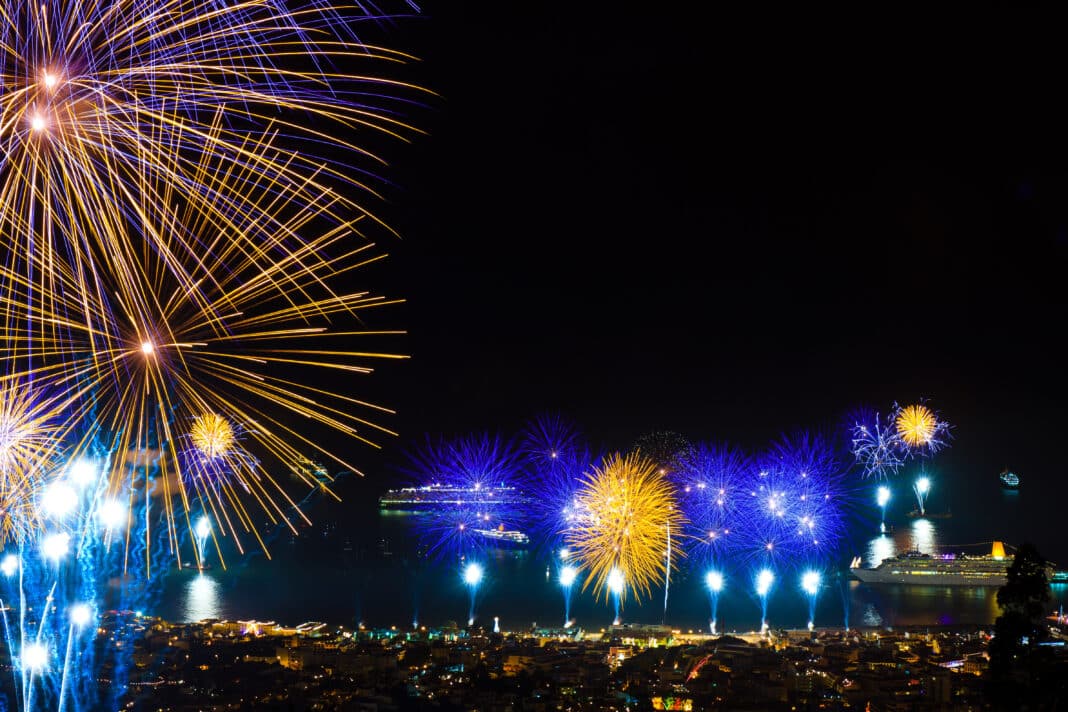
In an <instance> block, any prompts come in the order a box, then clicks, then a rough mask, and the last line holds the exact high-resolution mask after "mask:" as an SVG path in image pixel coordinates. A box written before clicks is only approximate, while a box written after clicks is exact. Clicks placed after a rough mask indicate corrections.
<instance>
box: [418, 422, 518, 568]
mask: <svg viewBox="0 0 1068 712" xmlns="http://www.w3.org/2000/svg"><path fill="white" fill-rule="evenodd" d="M408 457H409V460H410V462H409V464H408V466H407V472H408V474H409V476H411V477H412V478H413V480H414V481H415V482H416V483H417V484H418V485H419V486H424V485H427V484H431V485H436V486H441V487H443V488H448V490H449V491H450V492H451V493H452V494H451V496H450V497H449V498H448V499H446V500H442V501H440V502H436V503H435V504H434V505H433V508H432V509H430V510H429V511H428V513H427V516H426V517H424V518H423V519H422V521H421V524H422V539H423V543H424V547H425V551H426V553H427V554H429V555H432V556H435V557H441V558H448V557H465V556H469V555H474V554H478V555H480V554H482V553H483V552H484V550H485V549H487V548H488V547H490V546H493V545H494V542H495V540H494V539H492V538H490V537H487V536H486V532H487V531H489V530H494V529H496V530H502V531H505V530H518V529H519V527H521V526H522V525H523V523H524V521H525V518H526V516H527V512H526V507H525V505H526V504H527V500H526V498H525V497H524V496H523V494H522V489H521V486H522V484H523V482H524V479H523V471H522V467H521V462H520V458H519V455H518V453H517V451H516V449H515V447H514V445H513V444H512V442H511V441H509V440H505V439H504V438H502V437H500V436H498V435H490V434H486V433H483V434H478V435H470V436H465V437H460V438H455V439H451V440H450V439H445V438H440V439H436V440H434V439H428V440H427V441H426V443H425V444H424V445H423V447H422V448H420V449H418V450H415V451H412V452H409V453H408Z"/></svg>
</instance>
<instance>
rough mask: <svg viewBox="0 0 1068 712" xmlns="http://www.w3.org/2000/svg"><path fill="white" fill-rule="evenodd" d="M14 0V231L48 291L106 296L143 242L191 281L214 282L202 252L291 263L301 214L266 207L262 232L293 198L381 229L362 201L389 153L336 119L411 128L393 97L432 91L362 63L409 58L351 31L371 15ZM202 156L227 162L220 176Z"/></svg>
mask: <svg viewBox="0 0 1068 712" xmlns="http://www.w3.org/2000/svg"><path fill="white" fill-rule="evenodd" d="M2 7H3V9H2V15H3V17H4V28H3V30H2V32H0V86H3V87H4V91H3V93H2V95H0V138H2V141H3V145H4V149H3V151H2V152H0V231H2V232H3V233H4V234H5V235H7V236H8V240H9V249H10V254H11V255H12V256H13V257H12V259H11V260H10V261H9V262H8V263H9V265H11V267H12V269H13V270H15V271H19V272H21V273H23V274H25V275H26V276H27V278H29V279H31V280H32V282H33V286H34V289H33V294H34V296H35V298H36V299H37V300H41V301H43V302H45V303H47V302H48V301H49V300H50V297H51V295H52V294H53V293H54V287H55V283H54V282H55V278H56V275H57V273H58V272H60V271H63V270H68V271H69V272H70V273H72V274H74V275H76V278H75V279H74V281H73V287H74V288H76V289H78V290H79V296H81V297H85V296H88V295H90V294H92V293H93V292H96V291H99V289H100V288H101V285H100V284H99V277H100V275H102V274H103V275H109V276H129V273H130V271H131V270H133V269H136V267H135V266H134V265H136V262H137V256H138V255H139V254H141V252H142V250H143V249H147V250H150V251H152V252H155V253H156V254H159V255H165V256H167V258H168V259H167V260H166V267H167V269H169V270H172V271H173V272H174V276H175V279H176V280H177V281H179V282H180V283H181V284H182V285H183V287H184V288H186V289H196V285H197V280H198V279H199V278H198V277H197V276H195V275H193V274H191V273H189V272H188V271H187V270H186V269H185V267H186V266H187V265H188V264H189V263H190V262H199V261H205V262H207V263H209V264H227V263H229V261H230V260H231V259H232V258H233V257H235V256H241V257H243V258H247V257H255V258H256V259H260V260H261V261H265V262H270V261H274V260H276V259H283V260H284V259H289V258H290V257H291V256H293V255H295V254H296V253H298V252H299V251H300V250H299V247H298V246H297V243H296V242H295V241H294V237H293V230H292V227H291V226H289V225H286V224H284V223H278V222H275V221H274V220H271V219H269V218H268V219H267V220H266V221H265V222H264V223H262V225H263V227H264V228H267V229H266V230H265V232H268V233H276V234H277V235H278V237H276V239H271V240H262V239H261V234H262V232H261V231H260V229H259V228H257V227H256V226H257V224H258V223H259V222H260V221H259V217H260V215H261V213H263V207H264V205H265V204H266V205H267V206H270V205H271V204H272V203H274V202H275V201H276V200H278V199H279V198H282V197H283V195H284V194H285V193H289V194H290V196H291V197H292V199H294V200H296V201H297V202H298V203H299V204H306V203H307V202H309V201H311V202H324V204H328V205H329V206H330V208H329V212H328V215H330V216H335V217H339V216H360V217H364V218H367V222H368V223H378V224H380V222H379V221H376V220H375V218H374V216H373V215H372V214H371V213H369V212H368V211H367V210H366V209H365V208H363V207H362V206H361V205H360V204H359V203H358V202H357V200H356V199H355V197H353V196H356V195H358V194H359V193H360V192H361V191H362V193H363V194H364V195H367V196H370V197H374V196H375V192H374V182H375V180H376V179H375V178H374V177H373V175H374V173H373V171H374V170H375V167H376V166H379V165H381V164H382V161H381V159H380V158H378V157H377V156H375V155H374V154H372V153H371V152H369V151H368V150H366V149H365V148H361V147H357V146H355V145H351V144H350V143H349V142H348V141H347V140H345V139H342V138H340V137H339V136H338V134H337V132H334V133H332V132H331V129H334V128H338V129H342V130H344V132H345V133H346V135H355V136H360V135H365V134H367V133H374V134H378V135H383V136H394V137H400V138H403V137H405V136H410V135H412V134H413V132H414V129H412V128H411V127H410V126H408V125H406V124H405V123H404V122H403V121H402V120H400V119H399V117H400V116H401V110H402V108H403V106H404V105H405V104H406V103H409V102H406V101H400V100H397V99H391V98H390V97H392V96H398V95H405V94H410V93H412V92H414V91H417V90H416V89H415V88H414V87H410V86H408V85H405V84H404V83H402V82H395V81H388V80H384V79H375V78H373V77H372V76H370V75H372V74H373V73H374V72H373V71H371V72H359V70H357V69H356V67H358V66H360V65H366V66H367V67H368V68H369V69H370V68H371V67H373V66H381V65H396V64H400V63H404V62H407V61H409V60H410V59H411V58H410V57H407V56H406V55H404V54H402V53H398V52H392V51H389V50H386V49H383V48H380V47H375V46H370V45H366V44H361V43H359V42H358V41H356V40H355V38H353V37H352V36H351V33H349V32H347V31H346V30H341V32H342V33H344V36H342V35H340V34H339V32H338V30H337V29H335V28H346V27H349V26H351V25H350V22H349V21H350V20H352V19H360V16H361V15H362V14H363V13H362V12H361V11H359V10H348V9H344V10H343V9H341V8H337V9H335V8H332V7H330V6H329V4H328V3H320V2H312V3H306V4H304V3H299V2H298V3H293V4H288V3H282V2H280V1H276V0H267V1H265V2H256V3H234V4H219V3H216V2H211V1H210V0H177V1H176V2H169V3H153V4H151V5H145V4H144V3H139V2H134V1H133V0H119V1H118V2H114V3H99V2H89V3H74V2H69V1H68V0H46V1H45V2H42V3H34V4H32V5H26V4H24V3H15V2H10V1H8V0H4V2H3V5H2ZM368 14H369V13H368ZM346 15H347V17H346ZM353 15H355V16H353ZM312 38H317V39H312ZM295 57H301V58H302V59H300V60H297V59H294V58H295ZM341 64H344V65H345V66H346V67H347V68H348V71H346V72H344V73H341V72H338V71H336V70H335V69H334V67H335V66H338V65H341ZM312 146H320V147H324V148H325V150H324V151H323V152H324V153H327V154H334V155H335V156H337V157H339V158H341V157H343V158H344V159H345V160H346V161H353V162H355V165H351V166H342V165H341V164H339V163H333V162H331V161H330V160H324V159H322V158H321V157H319V156H316V155H314V154H312V153H308V152H307V148H308V147H312ZM294 147H299V150H293V148H294ZM204 156H209V157H211V158H213V159H215V161H216V163H217V164H218V165H220V166H221V167H222V168H221V170H218V171H204V170H203V169H204V167H205V165H206V164H205V163H204V161H203V158H202V157H204ZM253 176H260V177H262V180H260V179H258V178H253ZM361 176H362V180H361ZM259 185H267V186H269V187H270V188H269V190H267V191H266V192H261V191H258V190H257V186H259ZM342 186H345V189H343V190H342V189H341V187H342ZM176 206H181V207H180V208H179V207H176ZM146 211H147V212H146ZM146 217H147V218H148V220H147V221H146V220H145V218H146ZM177 218H181V220H178V219H177ZM341 219H343V220H347V219H349V218H348V217H344V218H341ZM146 222H147V224H145V223H146ZM131 223H132V225H131ZM176 224H181V225H182V226H184V227H187V228H188V227H192V226H194V225H197V224H202V225H210V226H211V227H212V233H213V234H212V235H210V236H209V235H201V236H199V237H197V236H194V235H191V234H190V233H188V232H187V231H184V230H182V231H177V232H175V231H173V227H174V226H175V225H176ZM131 227H132V229H131ZM283 233H284V234H285V235H286V237H281V235H282V234H283ZM304 259H315V258H314V257H313V256H312V254H311V253H309V254H308V255H306V256H305V258H304ZM320 259H324V258H320ZM38 262H39V263H40V264H43V265H45V267H44V269H40V268H38V267H37V266H36V263H38Z"/></svg>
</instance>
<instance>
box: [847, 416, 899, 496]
mask: <svg viewBox="0 0 1068 712" xmlns="http://www.w3.org/2000/svg"><path fill="white" fill-rule="evenodd" d="M851 430H852V436H853V439H852V450H853V456H854V457H855V458H856V462H857V464H858V465H859V466H860V468H861V473H862V475H863V476H864V477H875V478H877V479H886V478H887V477H889V476H890V475H894V474H896V473H897V471H898V470H900V469H901V467H902V466H903V465H904V464H905V461H906V460H907V459H908V455H909V453H908V448H907V447H906V446H905V443H904V442H903V441H902V440H901V435H900V434H899V433H898V429H897V425H896V422H895V417H894V414H893V413H891V414H890V415H889V416H888V417H883V416H880V415H879V414H878V413H874V412H869V413H865V414H864V415H863V416H862V417H858V418H857V419H856V420H855V421H854V422H853V424H852V427H851Z"/></svg>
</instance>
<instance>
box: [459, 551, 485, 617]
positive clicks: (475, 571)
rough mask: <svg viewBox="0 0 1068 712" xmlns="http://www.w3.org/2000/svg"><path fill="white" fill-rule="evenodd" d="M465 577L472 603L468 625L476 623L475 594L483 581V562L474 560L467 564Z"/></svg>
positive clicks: (468, 614) (464, 572)
mask: <svg viewBox="0 0 1068 712" xmlns="http://www.w3.org/2000/svg"><path fill="white" fill-rule="evenodd" d="M463 579H464V585H466V586H467V591H468V593H469V594H470V598H471V605H470V607H469V608H468V613H467V625H469V626H470V625H474V624H475V596H476V594H477V593H478V586H479V584H480V583H482V564H477V563H474V562H472V563H470V564H468V565H467V566H465V567H464V571H463Z"/></svg>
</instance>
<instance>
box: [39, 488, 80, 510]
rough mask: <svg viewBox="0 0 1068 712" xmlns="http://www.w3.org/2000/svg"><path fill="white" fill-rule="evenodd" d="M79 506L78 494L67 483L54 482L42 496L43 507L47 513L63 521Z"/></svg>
mask: <svg viewBox="0 0 1068 712" xmlns="http://www.w3.org/2000/svg"><path fill="white" fill-rule="evenodd" d="M77 506H78V493H77V492H75V491H74V489H73V488H72V487H71V486H70V485H68V484H67V483H66V482H53V483H52V484H51V485H49V486H48V489H46V490H45V491H44V494H43V495H41V507H42V508H43V509H44V511H45V512H47V513H48V514H50V515H52V516H53V517H55V518H57V519H61V518H63V517H65V516H67V515H68V514H70V513H71V512H73V511H74V508H75V507H77Z"/></svg>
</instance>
